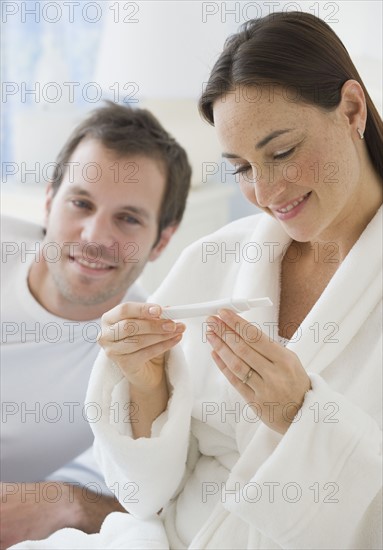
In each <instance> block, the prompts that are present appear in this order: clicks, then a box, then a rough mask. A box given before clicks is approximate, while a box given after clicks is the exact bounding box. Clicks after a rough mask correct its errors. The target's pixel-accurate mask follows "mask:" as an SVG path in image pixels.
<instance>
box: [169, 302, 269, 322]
mask: <svg viewBox="0 0 383 550" xmlns="http://www.w3.org/2000/svg"><path fill="white" fill-rule="evenodd" d="M272 305H273V302H272V301H271V300H270V298H268V297H266V298H250V299H244V298H225V299H223V300H214V301H212V302H201V303H199V304H186V305H184V306H169V307H164V308H162V317H164V318H165V319H172V320H176V319H188V318H189V317H202V316H208V315H217V313H218V310H220V309H223V308H225V309H233V310H234V311H236V312H237V313H240V312H242V311H248V310H249V309H252V308H254V307H264V306H272Z"/></svg>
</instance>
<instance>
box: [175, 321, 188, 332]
mask: <svg viewBox="0 0 383 550" xmlns="http://www.w3.org/2000/svg"><path fill="white" fill-rule="evenodd" d="M185 328H186V325H184V324H183V323H178V324H177V329H176V332H183V331H184V330H185Z"/></svg>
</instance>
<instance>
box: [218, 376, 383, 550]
mask: <svg viewBox="0 0 383 550" xmlns="http://www.w3.org/2000/svg"><path fill="white" fill-rule="evenodd" d="M310 378H311V381H312V390H311V391H309V392H308V393H307V394H306V397H305V400H304V403H303V406H302V408H301V410H300V411H299V413H298V415H297V417H296V418H295V421H294V423H293V424H292V425H291V426H290V428H289V429H288V430H287V432H286V433H285V435H284V436H283V437H282V438H281V441H280V442H279V444H278V445H277V447H276V448H275V450H274V452H273V453H272V454H271V456H270V457H269V458H268V459H267V460H265V462H264V463H263V464H262V465H261V466H260V467H259V468H258V470H257V471H256V473H255V474H254V475H252V474H251V470H252V464H254V456H255V454H256V452H257V446H258V444H259V443H260V439H261V438H262V433H261V432H262V431H264V432H266V431H267V430H269V428H267V427H266V426H262V429H261V430H260V431H259V433H258V434H257V435H256V436H255V437H254V440H253V441H252V442H251V443H250V445H249V446H248V447H247V449H246V451H245V453H244V455H243V456H242V459H241V465H240V467H239V468H238V469H237V470H236V472H233V475H231V477H230V478H229V480H228V485H227V488H228V489H230V488H231V489H232V490H233V489H235V490H236V492H234V491H233V493H232V494H230V492H229V493H228V492H227V493H226V495H225V497H226V504H225V507H226V508H227V509H229V510H231V511H232V512H233V513H234V514H236V515H237V516H239V517H241V519H243V520H244V521H246V522H247V523H249V524H250V525H251V526H253V527H256V529H257V530H258V531H260V532H261V533H262V534H263V535H265V536H267V537H269V538H270V539H271V540H273V541H274V542H275V543H277V544H279V545H280V547H281V548H291V549H304V548H313V541H315V548H318V549H319V548H320V549H322V548H328V549H330V548H331V549H335V548H337V549H344V548H367V546H366V541H369V543H370V545H369V546H368V548H380V547H381V546H380V543H381V541H379V540H377V539H379V538H380V535H379V533H380V532H381V531H380V529H379V528H378V526H379V522H380V521H381V519H380V510H381V498H380V496H379V494H380V490H381V485H382V479H381V476H382V461H381V431H380V429H379V427H378V425H377V423H376V422H375V421H374V419H373V418H371V417H370V416H369V415H368V414H366V413H365V412H364V411H363V410H362V409H361V408H359V407H358V406H355V405H354V404H353V403H351V402H350V401H349V400H348V399H347V398H345V397H344V396H343V395H341V394H340V393H337V392H335V391H333V390H332V389H331V388H330V387H329V385H328V384H327V383H326V382H325V381H324V380H323V378H321V377H320V376H319V375H317V374H311V375H310ZM257 436H258V437H257ZM253 469H254V467H253Z"/></svg>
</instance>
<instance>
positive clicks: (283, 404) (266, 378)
mask: <svg viewBox="0 0 383 550" xmlns="http://www.w3.org/2000/svg"><path fill="white" fill-rule="evenodd" d="M219 315H220V317H210V318H209V319H208V323H209V324H208V330H207V338H208V341H209V343H210V344H211V346H212V347H213V352H212V357H213V359H214V361H215V363H216V364H217V365H218V367H219V369H220V370H221V371H222V373H223V374H224V375H225V376H226V378H227V379H228V381H229V382H230V383H231V384H232V385H233V386H234V387H235V388H236V389H237V390H238V392H239V393H240V394H241V395H242V397H243V398H244V399H245V400H246V402H247V403H248V404H249V405H250V406H251V407H252V408H253V409H254V410H255V411H256V413H257V414H258V415H259V416H260V418H261V420H262V421H263V422H264V423H265V424H267V426H269V427H270V428H272V429H273V430H275V431H277V432H279V433H281V434H284V433H285V432H286V431H287V429H288V427H289V426H290V424H291V422H292V420H293V419H294V417H295V415H296V414H297V412H298V411H299V409H300V408H301V406H302V403H303V399H304V395H305V393H306V392H307V391H308V390H309V389H310V388H311V381H310V378H309V377H308V375H307V373H306V371H305V370H304V368H303V366H302V364H301V362H300V361H299V359H298V357H297V356H296V355H295V353H293V352H291V351H290V350H287V349H285V348H284V347H283V346H281V345H280V344H278V343H276V342H273V341H271V340H270V339H269V338H268V336H266V334H264V333H263V332H262V331H261V330H259V328H257V327H256V326H254V325H252V324H251V323H249V322H248V321H245V320H244V319H243V318H242V317H240V316H239V315H236V314H235V313H233V312H232V311H230V310H227V309H224V310H221V311H220V312H219Z"/></svg>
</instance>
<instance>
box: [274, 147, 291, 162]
mask: <svg viewBox="0 0 383 550" xmlns="http://www.w3.org/2000/svg"><path fill="white" fill-rule="evenodd" d="M294 151H295V147H292V148H291V149H288V150H287V151H282V153H277V154H276V155H274V160H282V159H285V158H287V157H289V156H290V155H292V154H293V152H294Z"/></svg>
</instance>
